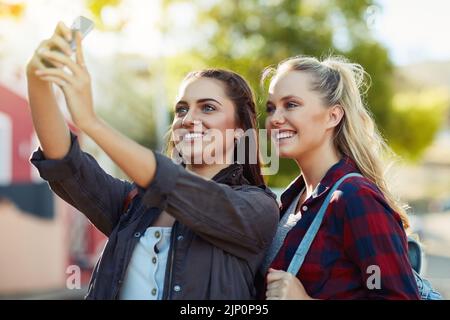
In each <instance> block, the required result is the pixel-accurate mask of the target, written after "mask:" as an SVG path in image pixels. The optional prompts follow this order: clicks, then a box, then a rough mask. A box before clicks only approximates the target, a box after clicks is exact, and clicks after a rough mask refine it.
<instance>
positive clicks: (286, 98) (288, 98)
mask: <svg viewBox="0 0 450 320" xmlns="http://www.w3.org/2000/svg"><path fill="white" fill-rule="evenodd" d="M291 99H296V100H300V101H302V102H303V99H302V98H300V97H297V96H294V95H288V96H285V97H283V98H281V99H280V101H286V100H291ZM268 104H272V105H275V103H274V102H273V101H272V100H270V99H268V100H267V102H266V105H268Z"/></svg>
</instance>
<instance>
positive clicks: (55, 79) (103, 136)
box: [35, 33, 156, 186]
mask: <svg viewBox="0 0 450 320" xmlns="http://www.w3.org/2000/svg"><path fill="white" fill-rule="evenodd" d="M76 43H77V52H76V61H73V60H72V59H71V58H70V57H69V56H68V54H67V53H68V52H56V51H48V50H44V51H43V52H40V54H39V56H40V57H42V58H43V59H44V60H45V61H48V62H50V63H52V64H55V65H59V66H64V67H67V68H68V69H69V70H70V73H69V72H66V71H64V70H63V69H62V68H41V69H39V70H36V71H35V75H36V76H37V77H39V79H40V80H41V81H44V82H48V83H55V84H56V85H58V86H59V87H60V88H61V90H62V91H63V93H64V97H65V99H66V103H67V107H68V109H69V112H70V114H71V117H72V120H73V122H74V123H75V124H76V125H77V126H78V127H79V128H80V129H81V130H82V131H83V132H84V133H86V134H87V135H88V136H90V137H91V138H92V139H93V140H94V141H95V142H96V143H97V144H98V145H99V146H100V147H101V148H102V149H103V150H104V151H105V152H106V153H107V154H108V156H109V157H110V158H111V159H112V160H113V161H114V162H115V163H116V164H117V165H118V166H119V167H120V168H121V169H122V170H123V171H124V172H125V173H126V174H127V175H128V177H130V179H132V180H133V181H134V182H135V183H136V184H137V185H139V186H147V185H148V184H149V183H150V182H151V181H152V179H153V176H154V174H155V168H156V160H155V156H154V154H153V152H152V151H151V150H149V149H147V148H145V147H143V146H141V145H139V144H138V143H136V142H134V141H133V140H131V139H129V138H127V137H126V136H124V135H122V134H121V133H119V132H117V131H116V130H114V129H113V128H111V127H109V126H108V125H107V124H106V123H105V122H104V121H102V120H101V119H99V118H98V117H97V115H96V113H95V111H94V108H93V100H92V89H91V80H90V75H89V73H88V70H87V68H86V65H85V63H84V57H83V50H82V46H81V36H80V34H79V33H77V34H76ZM55 107H56V106H55ZM43 116H44V115H43ZM54 126H55V125H54ZM60 130H62V129H61V128H60ZM46 132H48V129H47V131H46ZM66 134H67V139H66V140H67V145H65V144H64V145H63V147H65V148H66V149H65V151H66V152H67V150H68V147H69V142H70V140H69V135H68V131H67V130H66ZM46 137H47V136H46ZM49 138H51V136H50V134H49ZM43 147H44V148H45V146H43ZM53 149H55V148H52V150H53ZM62 149H63V148H61V150H60V149H58V150H57V151H60V153H61V154H62V153H63V152H62V151H63V150H62ZM55 153H56V152H55Z"/></svg>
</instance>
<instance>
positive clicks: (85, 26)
mask: <svg viewBox="0 0 450 320" xmlns="http://www.w3.org/2000/svg"><path fill="white" fill-rule="evenodd" d="M70 29H71V30H72V41H71V42H70V48H71V49H72V50H73V51H75V50H76V48H77V44H76V42H75V32H77V31H80V32H81V38H82V39H84V37H86V36H87V35H88V33H89V32H91V31H92V29H94V22H93V21H92V20H90V19H88V18H86V17H83V16H79V17H77V18H76V19H75V20H74V21H73V23H72V26H71V27H70Z"/></svg>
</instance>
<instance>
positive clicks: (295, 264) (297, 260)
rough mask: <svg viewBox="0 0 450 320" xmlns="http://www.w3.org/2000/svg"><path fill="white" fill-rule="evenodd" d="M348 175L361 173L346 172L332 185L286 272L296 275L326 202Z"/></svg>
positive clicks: (323, 212)
mask: <svg viewBox="0 0 450 320" xmlns="http://www.w3.org/2000/svg"><path fill="white" fill-rule="evenodd" d="M350 177H362V175H361V174H359V173H349V174H346V175H345V176H343V177H342V178H341V179H339V180H338V181H337V182H336V183H335V184H334V185H333V187H332V188H331V190H330V192H329V193H328V195H327V197H326V198H325V200H324V202H323V203H322V206H321V207H320V210H319V212H318V213H317V215H316V217H315V218H314V220H313V222H312V223H311V226H310V227H309V228H308V231H307V232H306V234H305V236H304V237H303V239H302V242H301V243H300V245H299V246H298V248H297V251H296V252H295V254H294V257H293V258H292V260H291V263H290V264H289V268H288V270H287V272H290V273H292V274H293V275H297V273H298V271H299V270H300V268H301V266H302V264H303V261H304V260H305V257H306V254H307V253H308V250H309V248H310V247H311V243H312V242H313V240H314V238H315V237H316V234H317V231H319V228H320V225H321V224H322V220H323V217H324V216H325V212H326V211H327V208H328V204H329V203H330V200H331V197H332V196H333V193H334V192H335V191H336V189H337V188H338V187H339V185H340V184H341V183H342V182H343V181H344V180H345V179H347V178H350Z"/></svg>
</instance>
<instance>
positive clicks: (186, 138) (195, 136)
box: [183, 133, 203, 140]
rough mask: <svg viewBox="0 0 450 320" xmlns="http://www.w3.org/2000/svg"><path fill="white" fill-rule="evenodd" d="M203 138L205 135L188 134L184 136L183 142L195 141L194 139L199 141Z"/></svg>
mask: <svg viewBox="0 0 450 320" xmlns="http://www.w3.org/2000/svg"><path fill="white" fill-rule="evenodd" d="M202 137H203V133H186V134H185V135H184V138H183V140H193V139H198V138H202Z"/></svg>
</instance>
